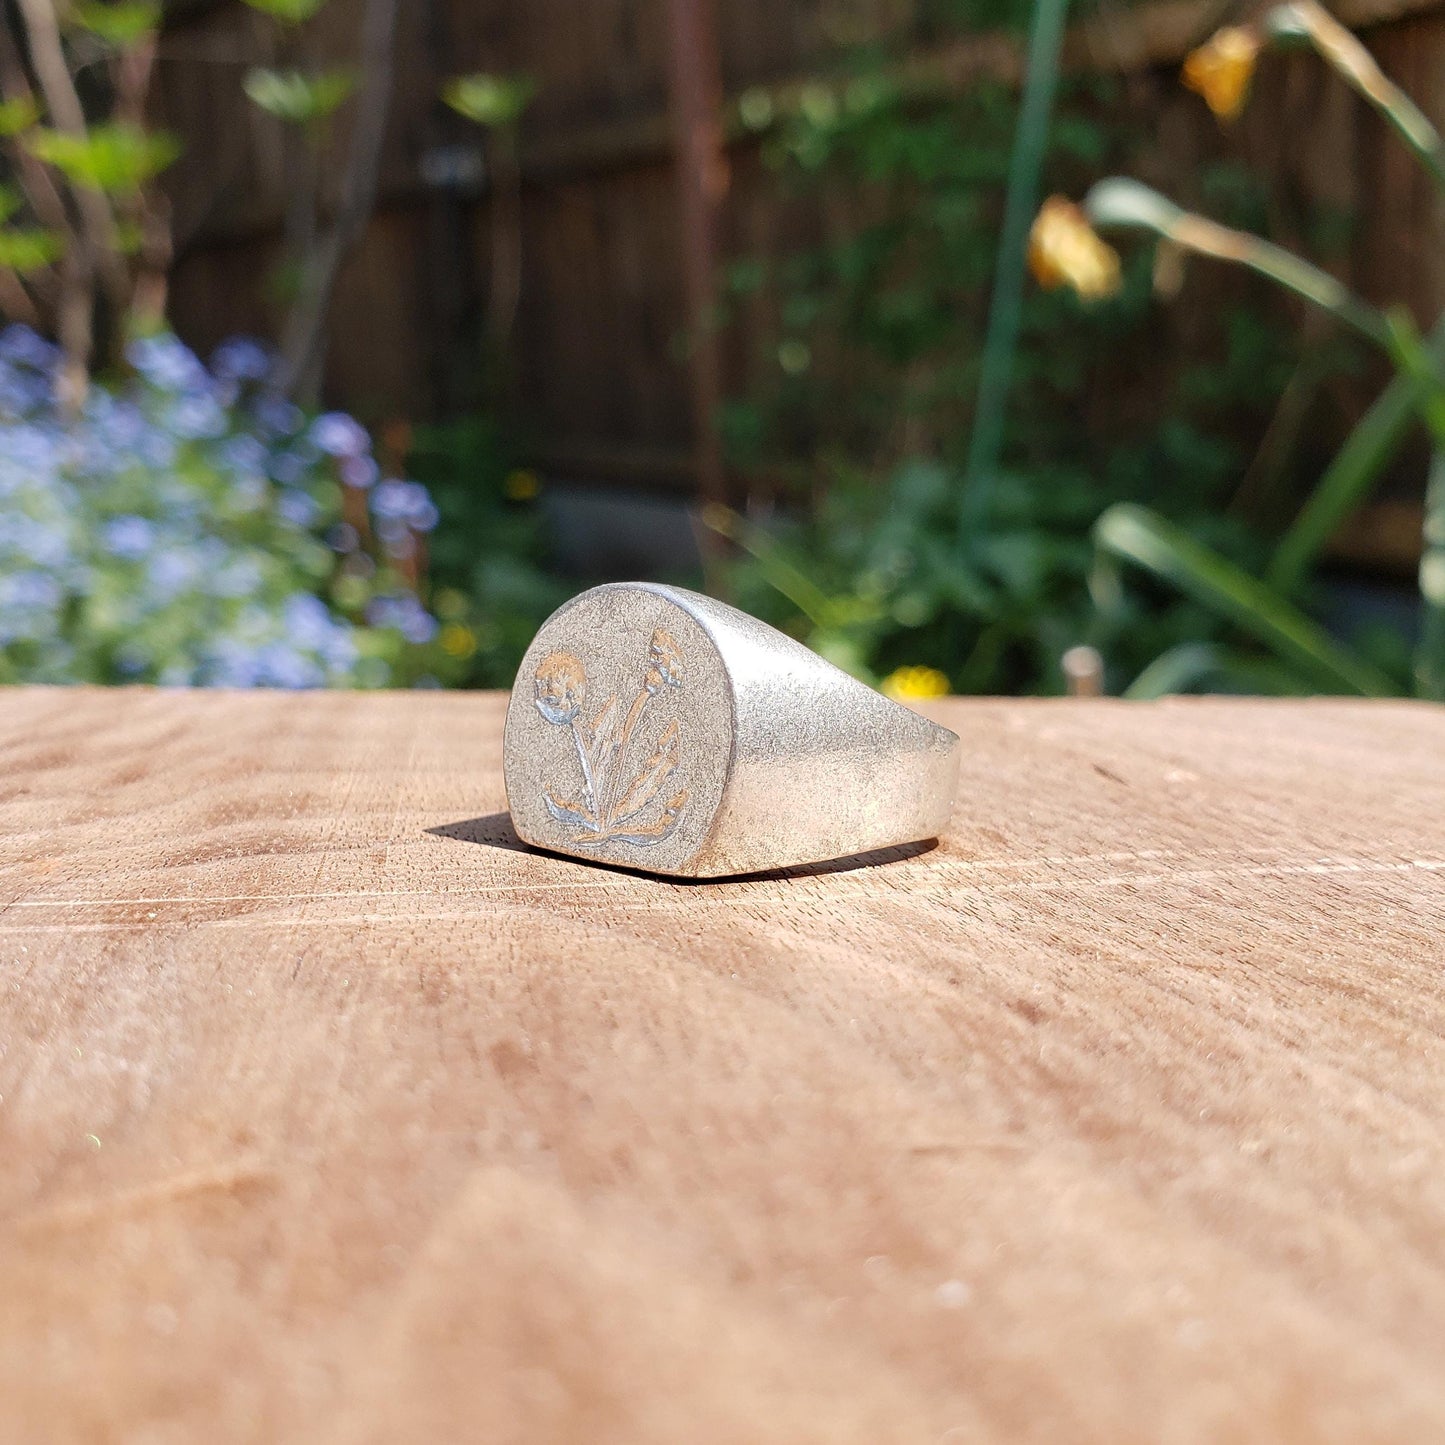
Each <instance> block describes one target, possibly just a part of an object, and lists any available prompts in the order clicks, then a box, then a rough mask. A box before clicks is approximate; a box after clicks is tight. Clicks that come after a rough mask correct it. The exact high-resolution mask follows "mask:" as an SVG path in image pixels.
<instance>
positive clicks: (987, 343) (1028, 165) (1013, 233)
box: [959, 0, 1069, 535]
mask: <svg viewBox="0 0 1445 1445" xmlns="http://www.w3.org/2000/svg"><path fill="white" fill-rule="evenodd" d="M1068 8H1069V0H1034V15H1033V24H1032V27H1031V28H1030V31H1029V48H1028V60H1027V67H1028V68H1027V73H1026V76H1025V79H1024V94H1023V101H1022V103H1021V104H1020V106H1019V121H1018V129H1017V131H1016V132H1015V133H1014V145H1013V154H1012V155H1011V156H1010V158H1009V169H1008V185H1007V190H1006V193H1005V197H1004V214H1003V228H1002V231H1001V233H1000V235H999V243H998V262H997V269H996V270H995V272H994V281H993V298H992V300H991V302H990V304H989V313H988V330H987V332H986V333H985V335H984V342H983V356H982V359H981V361H980V366H979V378H978V403H977V406H976V407H975V408H974V417H973V434H972V435H971V436H970V438H969V446H968V462H967V465H966V467H965V469H964V476H963V486H962V492H961V495H960V498H959V517H960V520H961V522H962V523H963V527H964V532H965V535H967V533H968V531H969V530H971V529H972V527H974V526H976V525H977V524H978V523H979V522H981V521H982V520H983V518H985V517H986V516H987V514H988V499H989V489H990V486H991V484H992V481H993V478H994V476H995V474H996V473H997V471H998V467H999V461H1000V458H1001V456H1002V453H1003V434H1004V420H1005V416H1006V413H1007V410H1008V396H1009V389H1010V387H1011V385H1012V383H1013V369H1014V356H1015V353H1016V352H1017V350H1018V337H1019V319H1020V315H1021V313H1022V310H1023V290H1024V266H1025V260H1026V258H1027V253H1028V236H1029V226H1030V224H1031V223H1032V221H1033V217H1034V211H1035V210H1036V209H1037V208H1038V192H1039V172H1040V171H1041V170H1042V169H1043V163H1044V150H1045V147H1046V145H1047V142H1048V136H1049V119H1050V117H1051V116H1052V114H1053V109H1054V92H1055V91H1056V90H1057V89H1058V82H1059V52H1060V50H1061V49H1062V47H1063V43H1064V18H1065V16H1066V15H1067V13H1068Z"/></svg>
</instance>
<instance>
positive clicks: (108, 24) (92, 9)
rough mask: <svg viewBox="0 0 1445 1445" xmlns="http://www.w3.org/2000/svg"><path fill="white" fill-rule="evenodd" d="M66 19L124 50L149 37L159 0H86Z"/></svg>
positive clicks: (154, 27) (155, 23) (157, 21)
mask: <svg viewBox="0 0 1445 1445" xmlns="http://www.w3.org/2000/svg"><path fill="white" fill-rule="evenodd" d="M67 19H68V20H69V21H70V22H71V23H72V24H74V25H78V26H79V27H80V28H81V29H82V30H88V31H90V33H91V34H92V35H95V36H98V37H99V38H100V39H101V40H103V41H105V43H106V44H107V45H111V46H114V47H115V48H116V49H117V50H124V49H125V48H126V47H127V46H130V45H134V44H135V43H136V42H137V41H138V40H142V39H144V37H145V36H147V35H152V34H154V33H155V31H156V30H157V29H158V28H159V26H160V21H161V7H160V0H111V3H109V4H107V3H103V0H86V3H84V4H80V5H75V6H73V7H72V8H71V10H70V13H69V15H68V16H67Z"/></svg>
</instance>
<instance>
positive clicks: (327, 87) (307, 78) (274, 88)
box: [242, 66, 356, 125]
mask: <svg viewBox="0 0 1445 1445" xmlns="http://www.w3.org/2000/svg"><path fill="white" fill-rule="evenodd" d="M242 85H243V86H244V88H245V91H246V94H247V95H248V96H249V97H250V98H251V100H252V101H253V102H254V103H255V104H256V105H259V106H260V107H261V109H262V110H264V111H267V112H269V113H270V114H271V115H274V116H276V117H277V118H278V119H279V120H284V121H288V122H290V123H291V124H293V125H315V124H316V123H317V122H318V121H322V120H325V119H326V117H327V116H329V115H330V114H331V113H332V112H333V111H334V110H335V109H336V108H337V107H338V106H339V105H341V104H342V102H343V101H345V100H346V98H347V97H348V96H349V95H350V94H351V92H352V91H353V90H355V89H356V76H355V75H354V74H353V73H352V72H351V71H349V70H326V71H318V72H317V73H315V74H312V75H307V74H305V73H303V72H302V71H299V70H268V69H266V68H265V67H264V66H257V67H256V68H255V69H253V70H248V71H247V72H246V78H245V80H243V81H242Z"/></svg>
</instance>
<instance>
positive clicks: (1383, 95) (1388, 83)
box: [1265, 0, 1445, 190]
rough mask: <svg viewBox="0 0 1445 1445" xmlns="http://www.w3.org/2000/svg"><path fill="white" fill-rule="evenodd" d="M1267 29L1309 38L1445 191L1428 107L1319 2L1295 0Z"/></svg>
mask: <svg viewBox="0 0 1445 1445" xmlns="http://www.w3.org/2000/svg"><path fill="white" fill-rule="evenodd" d="M1265 27H1266V29H1267V30H1268V31H1269V33H1270V34H1271V35H1273V36H1275V37H1276V38H1278V39H1282V40H1304V41H1306V42H1308V43H1309V44H1310V45H1311V46H1313V47H1314V49H1315V50H1316V51H1317V52H1318V53H1319V55H1320V56H1321V57H1322V58H1323V59H1324V60H1325V61H1326V62H1328V64H1330V65H1332V66H1333V67H1334V68H1335V70H1336V71H1337V72H1338V73H1339V74H1340V75H1341V76H1343V77H1344V80H1345V82H1346V83H1347V84H1348V85H1349V86H1350V87H1351V88H1352V89H1354V90H1355V91H1357V92H1358V93H1359V94H1360V95H1361V96H1363V97H1364V99H1365V100H1366V101H1368V102H1369V103H1370V104H1371V105H1372V106H1374V108H1375V109H1376V110H1377V111H1379V113H1380V114H1381V115H1382V116H1383V117H1384V118H1385V120H1386V121H1387V122H1388V124H1389V125H1390V126H1391V127H1392V128H1393V129H1394V130H1395V132H1396V134H1398V135H1399V137H1400V138H1401V140H1403V141H1404V142H1405V144H1406V145H1407V146H1408V147H1409V148H1410V150H1411V151H1413V152H1414V154H1415V156H1416V157H1417V158H1418V159H1419V161H1420V163H1421V164H1422V165H1423V166H1424V167H1425V169H1426V170H1427V171H1429V172H1430V176H1431V179H1433V180H1434V182H1435V184H1436V185H1437V186H1439V187H1440V188H1441V190H1445V141H1442V140H1441V137H1440V132H1439V131H1438V130H1436V129H1435V127H1434V125H1432V124H1431V122H1430V119H1429V117H1428V116H1427V115H1426V114H1425V112H1424V111H1422V110H1421V109H1420V107H1419V106H1418V105H1416V104H1415V102H1414V101H1413V100H1411V99H1410V97H1409V96H1408V95H1406V94H1405V92H1404V91H1403V90H1401V89H1400V87H1399V86H1398V85H1396V84H1395V83H1394V81H1392V80H1390V79H1388V78H1387V77H1386V75H1385V74H1384V72H1383V71H1382V70H1381V69H1380V67H1379V65H1378V64H1377V63H1376V61H1375V57H1374V56H1373V55H1371V54H1370V52H1369V51H1368V50H1366V49H1365V47H1364V46H1363V45H1362V44H1361V43H1360V42H1359V40H1358V39H1357V38H1356V37H1355V36H1354V35H1353V34H1352V33H1351V32H1350V31H1349V30H1347V29H1346V28H1345V27H1344V26H1343V25H1341V24H1340V22H1339V21H1338V20H1336V19H1335V18H1334V16H1333V15H1331V14H1330V13H1329V12H1328V11H1327V10H1325V8H1324V7H1323V6H1322V5H1319V4H1317V3H1315V0H1292V3H1290V4H1287V5H1281V6H1278V7H1277V8H1276V9H1274V10H1271V11H1270V12H1269V14H1268V15H1267V16H1266V17H1265Z"/></svg>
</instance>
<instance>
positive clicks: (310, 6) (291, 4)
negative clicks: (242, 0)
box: [246, 0, 326, 25]
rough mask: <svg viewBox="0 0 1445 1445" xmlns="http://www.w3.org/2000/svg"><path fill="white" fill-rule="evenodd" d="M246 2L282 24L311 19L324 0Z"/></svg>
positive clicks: (293, 23)
mask: <svg viewBox="0 0 1445 1445" xmlns="http://www.w3.org/2000/svg"><path fill="white" fill-rule="evenodd" d="M246 4H247V5H249V6H250V7H251V9H253V10H259V11H261V13H262V14H263V15H269V16H271V17H272V19H274V20H280V21H282V22H283V23H284V24H287V25H300V24H301V22H302V21H304V20H309V19H311V17H312V16H313V15H315V14H316V12H317V11H318V10H320V9H321V7H322V6H323V5H324V4H326V0H246Z"/></svg>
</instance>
